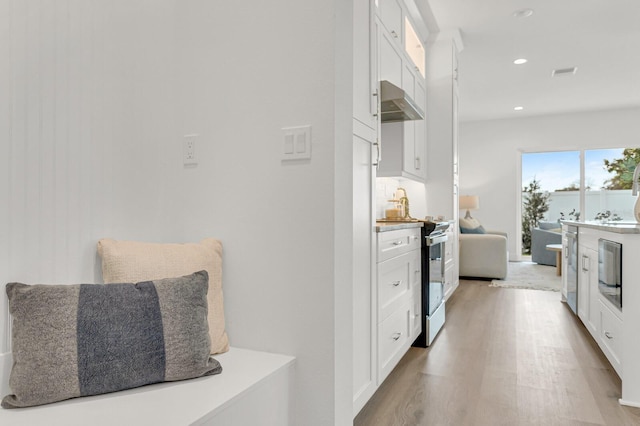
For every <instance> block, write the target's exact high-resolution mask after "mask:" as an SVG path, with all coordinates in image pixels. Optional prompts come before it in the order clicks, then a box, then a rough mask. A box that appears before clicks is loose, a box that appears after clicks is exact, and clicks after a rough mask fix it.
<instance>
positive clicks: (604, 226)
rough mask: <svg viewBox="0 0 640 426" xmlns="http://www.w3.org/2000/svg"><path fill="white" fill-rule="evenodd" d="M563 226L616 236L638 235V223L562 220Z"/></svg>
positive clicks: (639, 230)
mask: <svg viewBox="0 0 640 426" xmlns="http://www.w3.org/2000/svg"><path fill="white" fill-rule="evenodd" d="M561 222H562V224H563V225H573V226H582V227H585V228H592V229H598V230H601V231H607V232H615V233H618V234H640V223H637V222H631V221H625V220H623V221H610V222H604V223H603V222H599V221H595V220H594V221H586V222H576V221H574V220H563V221H561Z"/></svg>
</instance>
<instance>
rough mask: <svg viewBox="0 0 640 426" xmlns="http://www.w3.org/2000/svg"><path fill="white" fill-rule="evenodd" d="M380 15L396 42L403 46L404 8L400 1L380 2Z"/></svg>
mask: <svg viewBox="0 0 640 426" xmlns="http://www.w3.org/2000/svg"><path fill="white" fill-rule="evenodd" d="M378 15H379V16H380V19H381V20H382V23H383V24H384V26H385V28H386V29H387V31H388V32H389V34H390V35H391V37H392V38H393V40H394V42H395V43H397V44H398V45H402V40H403V38H402V28H403V26H402V18H403V15H404V14H403V12H402V6H401V3H400V2H399V1H398V0H378Z"/></svg>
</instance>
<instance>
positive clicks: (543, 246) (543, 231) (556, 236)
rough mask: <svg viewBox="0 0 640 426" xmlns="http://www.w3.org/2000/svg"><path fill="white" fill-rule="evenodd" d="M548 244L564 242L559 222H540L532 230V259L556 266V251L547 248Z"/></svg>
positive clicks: (542, 263)
mask: <svg viewBox="0 0 640 426" xmlns="http://www.w3.org/2000/svg"><path fill="white" fill-rule="evenodd" d="M547 244H562V232H561V229H560V224H559V223H558V222H540V223H539V224H538V228H533V229H532V230H531V261H532V262H535V263H538V264H540V265H549V266H556V253H555V252H553V251H550V250H547Z"/></svg>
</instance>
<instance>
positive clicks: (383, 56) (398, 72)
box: [378, 29, 402, 87]
mask: <svg viewBox="0 0 640 426" xmlns="http://www.w3.org/2000/svg"><path fill="white" fill-rule="evenodd" d="M390 37H391V36H390V35H389V33H387V32H386V31H385V30H384V29H381V31H380V34H379V38H378V40H379V45H380V58H379V61H380V80H387V81H390V82H391V83H393V84H395V85H396V86H398V87H402V56H401V55H400V53H399V51H398V50H397V48H396V47H394V42H393V41H392V39H391V38H390Z"/></svg>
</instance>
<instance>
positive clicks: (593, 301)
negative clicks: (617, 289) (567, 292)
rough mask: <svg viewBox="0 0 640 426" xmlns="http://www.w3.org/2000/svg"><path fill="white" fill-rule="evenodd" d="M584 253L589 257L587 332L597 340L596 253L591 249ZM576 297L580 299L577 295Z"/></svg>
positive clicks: (598, 331) (597, 292)
mask: <svg viewBox="0 0 640 426" xmlns="http://www.w3.org/2000/svg"><path fill="white" fill-rule="evenodd" d="M585 253H586V254H587V256H588V257H589V265H588V267H589V282H588V284H587V285H588V288H589V289H588V292H589V302H588V303H589V306H588V312H587V323H586V325H587V330H589V331H590V332H591V335H592V336H593V337H594V338H595V339H596V340H597V336H598V333H600V330H599V325H600V324H599V313H598V294H599V293H600V292H599V291H598V252H597V251H596V250H593V249H590V248H589V249H586V250H585ZM578 297H579V298H580V297H582V296H580V295H578Z"/></svg>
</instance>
